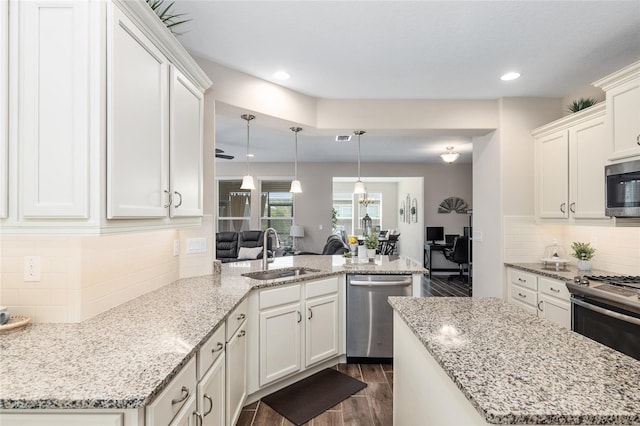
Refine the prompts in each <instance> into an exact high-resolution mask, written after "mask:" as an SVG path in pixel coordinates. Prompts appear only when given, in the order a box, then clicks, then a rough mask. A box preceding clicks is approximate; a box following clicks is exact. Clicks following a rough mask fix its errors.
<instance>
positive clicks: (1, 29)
mask: <svg viewBox="0 0 640 426" xmlns="http://www.w3.org/2000/svg"><path fill="white" fill-rule="evenodd" d="M8 145H9V2H6V1H2V2H0V218H5V217H7V204H8V196H9V195H8V191H9V173H8V170H7V166H8V164H9V162H8V159H7V155H8V153H9V151H8Z"/></svg>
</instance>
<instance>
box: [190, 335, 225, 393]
mask: <svg viewBox="0 0 640 426" xmlns="http://www.w3.org/2000/svg"><path fill="white" fill-rule="evenodd" d="M225 328H226V326H225V325H224V324H223V325H221V326H220V327H218V329H217V330H216V331H215V332H214V333H213V335H212V336H211V337H209V338H208V339H207V341H206V342H205V344H204V345H202V347H201V348H200V350H198V354H197V357H198V358H197V359H198V381H200V380H202V378H203V377H204V375H205V374H207V371H208V370H209V367H211V366H212V365H213V363H214V362H215V360H216V359H218V357H219V356H220V354H222V353H224V342H226V340H225Z"/></svg>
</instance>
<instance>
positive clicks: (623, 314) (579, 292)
mask: <svg viewBox="0 0 640 426" xmlns="http://www.w3.org/2000/svg"><path fill="white" fill-rule="evenodd" d="M567 288H568V289H569V291H570V292H571V315H572V317H571V329H572V330H573V331H575V332H577V333H580V334H582V335H584V336H587V337H589V338H590V339H593V340H596V341H598V342H600V343H602V344H604V345H607V346H609V347H611V348H613V349H616V350H618V351H620V352H622V353H625V354H627V355H629V356H631V357H633V358H636V359H638V360H640V276H624V275H607V276H604V275H586V276H583V277H576V278H575V279H574V281H573V282H569V283H567Z"/></svg>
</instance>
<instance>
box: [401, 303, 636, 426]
mask: <svg viewBox="0 0 640 426" xmlns="http://www.w3.org/2000/svg"><path fill="white" fill-rule="evenodd" d="M389 300H390V303H391V305H392V307H393V308H394V394H393V398H394V401H393V404H394V405H393V407H394V424H398V425H411V424H413V425H426V424H438V425H442V424H451V425H461V424H487V423H493V424H638V423H640V362H639V361H637V360H635V359H633V358H630V357H628V356H626V355H623V354H621V353H619V352H616V351H614V350H612V349H609V348H607V347H605V346H603V345H600V344H599V343H596V342H594V341H591V340H589V339H587V338H585V337H583V336H581V335H579V334H576V333H574V332H572V331H569V330H566V329H565V328H563V327H560V326H557V325H555V324H553V323H551V322H549V321H546V320H544V319H539V318H537V317H535V316H533V315H531V314H529V313H527V312H525V311H524V310H521V309H519V308H517V307H514V306H512V305H510V304H508V303H506V302H504V301H502V300H500V299H492V298H487V299H482V298H477V299H472V298H400V297H393V298H390V299H389Z"/></svg>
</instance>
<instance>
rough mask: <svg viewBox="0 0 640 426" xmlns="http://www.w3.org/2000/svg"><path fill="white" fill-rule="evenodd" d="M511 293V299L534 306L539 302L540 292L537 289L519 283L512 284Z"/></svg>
mask: <svg viewBox="0 0 640 426" xmlns="http://www.w3.org/2000/svg"><path fill="white" fill-rule="evenodd" d="M510 294H511V300H515V301H518V302H520V303H524V304H526V305H529V306H532V307H534V308H535V307H536V304H537V303H538V293H537V292H536V291H534V290H531V289H528V288H525V287H521V286H519V285H515V284H511V289H510Z"/></svg>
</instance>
